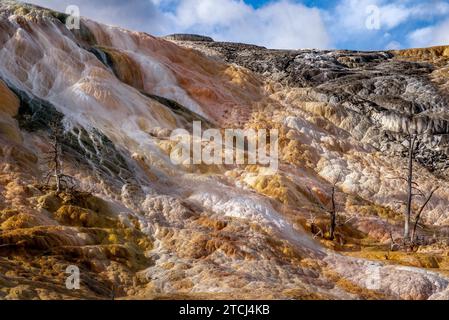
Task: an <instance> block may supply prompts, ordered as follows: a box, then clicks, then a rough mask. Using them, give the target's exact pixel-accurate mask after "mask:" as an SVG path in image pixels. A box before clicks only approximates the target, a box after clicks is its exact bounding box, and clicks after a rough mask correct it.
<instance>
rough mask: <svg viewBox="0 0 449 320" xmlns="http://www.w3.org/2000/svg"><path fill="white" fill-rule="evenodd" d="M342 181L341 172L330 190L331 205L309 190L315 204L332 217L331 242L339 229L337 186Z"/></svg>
mask: <svg viewBox="0 0 449 320" xmlns="http://www.w3.org/2000/svg"><path fill="white" fill-rule="evenodd" d="M340 181H341V172H340V173H339V175H338V177H337V178H336V179H334V181H333V182H332V187H331V189H330V194H331V197H330V200H329V203H327V204H325V203H323V201H322V200H321V199H320V198H319V197H317V196H316V195H315V193H314V192H312V190H310V188H308V191H309V193H310V195H311V196H312V197H313V198H314V200H315V202H316V203H315V204H316V205H317V206H318V208H319V209H321V210H322V211H324V212H327V213H328V214H329V215H330V223H329V240H332V241H333V240H334V239H335V230H336V228H337V216H338V210H337V203H336V199H335V198H336V195H337V192H338V187H337V184H338V183H339V182H340Z"/></svg>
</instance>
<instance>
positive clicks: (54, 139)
mask: <svg viewBox="0 0 449 320" xmlns="http://www.w3.org/2000/svg"><path fill="white" fill-rule="evenodd" d="M63 134H64V132H63V129H62V127H61V126H60V125H59V124H58V123H55V122H52V123H51V124H50V150H49V151H48V152H47V153H46V157H45V158H46V161H47V165H48V171H47V173H46V175H45V178H44V179H45V183H46V186H50V184H51V180H52V179H53V180H54V182H55V186H56V192H58V193H59V192H61V191H63V189H73V188H74V187H75V185H76V184H75V179H74V178H73V177H72V176H69V175H66V174H64V172H63V166H62V156H63V151H62V137H63Z"/></svg>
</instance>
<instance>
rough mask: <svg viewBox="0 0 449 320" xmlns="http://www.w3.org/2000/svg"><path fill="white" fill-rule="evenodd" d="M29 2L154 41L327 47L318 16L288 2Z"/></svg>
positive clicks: (182, 0)
mask: <svg viewBox="0 0 449 320" xmlns="http://www.w3.org/2000/svg"><path fill="white" fill-rule="evenodd" d="M28 1H30V2H32V3H35V4H38V5H42V6H47V7H52V8H54V9H56V10H59V11H65V8H66V6H68V5H78V6H79V8H80V11H81V15H82V16H85V17H88V18H91V19H94V20H97V21H99V22H103V23H107V24H113V25H120V26H123V27H125V28H130V29H133V30H139V31H146V32H149V33H152V34H155V35H163V34H167V33H180V32H192V33H199V34H205V35H209V36H212V37H214V38H215V39H216V40H221V41H234V42H245V43H253V44H258V45H263V46H267V47H270V48H280V49H283V48H306V47H313V48H328V47H330V46H331V41H330V37H329V36H328V33H327V30H326V27H325V25H324V23H323V19H322V11H320V10H319V9H316V8H309V7H306V6H304V5H303V4H299V3H296V2H294V1H293V0H281V1H274V2H270V3H268V4H267V5H265V6H263V7H261V8H258V9H254V8H253V7H251V6H249V5H247V4H246V3H245V2H244V1H243V0H219V1H217V0H131V1H121V0H104V1H101V2H100V1H98V2H94V1H91V0H60V1H58V2H53V1H48V0H47V1H45V0H28Z"/></svg>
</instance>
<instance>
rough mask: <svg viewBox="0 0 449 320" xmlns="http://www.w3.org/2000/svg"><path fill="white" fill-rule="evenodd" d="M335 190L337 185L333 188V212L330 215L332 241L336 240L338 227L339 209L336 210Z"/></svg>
mask: <svg viewBox="0 0 449 320" xmlns="http://www.w3.org/2000/svg"><path fill="white" fill-rule="evenodd" d="M335 188H336V185H335V184H334V185H333V186H332V198H331V208H330V209H331V210H330V212H329V213H330V215H331V223H330V228H329V229H330V230H329V239H330V240H332V241H333V240H334V239H335V228H336V227H337V209H336V205H335Z"/></svg>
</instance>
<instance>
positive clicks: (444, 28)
mask: <svg viewBox="0 0 449 320" xmlns="http://www.w3.org/2000/svg"><path fill="white" fill-rule="evenodd" d="M409 40H410V45H411V46H412V47H429V46H438V45H449V19H446V20H445V21H443V22H442V23H440V24H438V25H436V26H431V27H426V28H421V29H418V30H415V31H414V32H412V33H410V34H409Z"/></svg>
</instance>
